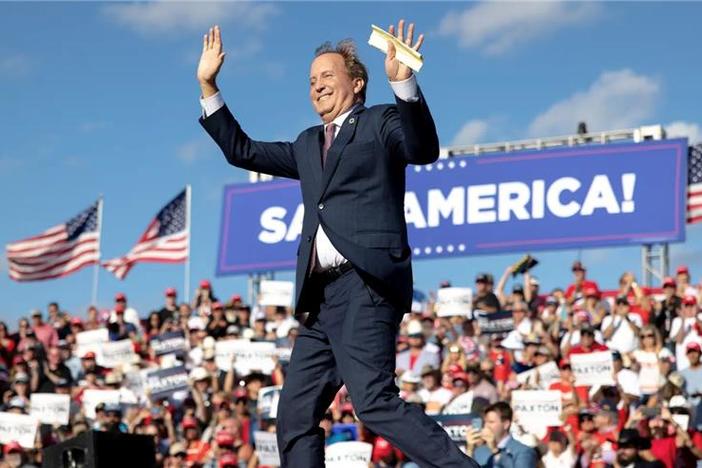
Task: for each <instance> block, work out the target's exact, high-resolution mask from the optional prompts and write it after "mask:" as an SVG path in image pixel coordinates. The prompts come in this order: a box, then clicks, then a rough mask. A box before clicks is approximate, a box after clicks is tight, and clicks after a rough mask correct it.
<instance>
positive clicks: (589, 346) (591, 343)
mask: <svg viewBox="0 0 702 468" xmlns="http://www.w3.org/2000/svg"><path fill="white" fill-rule="evenodd" d="M607 350H609V348H607V346H605V345H603V344H600V343H598V342H596V341H595V329H594V328H592V327H591V326H590V324H585V325H583V327H582V328H581V329H580V343H578V344H577V345H575V346H573V347H572V348H570V351H568V357H570V356H571V355H573V354H587V353H596V352H597V351H607Z"/></svg>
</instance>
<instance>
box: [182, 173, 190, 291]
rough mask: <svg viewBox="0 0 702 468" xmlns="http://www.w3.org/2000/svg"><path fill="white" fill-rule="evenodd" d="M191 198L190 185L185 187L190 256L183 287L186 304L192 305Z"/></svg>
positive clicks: (186, 260) (186, 261)
mask: <svg viewBox="0 0 702 468" xmlns="http://www.w3.org/2000/svg"><path fill="white" fill-rule="evenodd" d="M191 196H192V191H191V188H190V184H188V185H186V186H185V224H186V226H187V230H188V256H187V258H186V259H185V278H184V279H183V282H184V283H185V284H184V286H183V289H184V291H183V298H184V299H185V302H186V303H190V236H191V233H190V205H191V200H190V199H191Z"/></svg>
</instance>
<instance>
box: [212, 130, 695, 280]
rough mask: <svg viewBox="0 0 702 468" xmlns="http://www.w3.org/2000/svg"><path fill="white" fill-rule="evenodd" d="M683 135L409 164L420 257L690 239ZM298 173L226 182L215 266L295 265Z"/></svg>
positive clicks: (226, 271) (415, 247)
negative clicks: (252, 181) (292, 178)
mask: <svg viewBox="0 0 702 468" xmlns="http://www.w3.org/2000/svg"><path fill="white" fill-rule="evenodd" d="M686 155H687V140H685V139H676V140H660V141H649V142H643V143H625V144H607V145H590V146H578V147H570V148H557V149H550V150H539V151H520V152H516V153H502V154H493V155H484V156H478V157H460V158H451V159H444V160H440V161H437V162H436V163H434V164H431V165H427V166H410V167H408V169H407V192H406V194H405V218H406V220H407V228H408V234H409V240H410V245H411V246H412V252H413V258H414V259H415V260H420V259H425V258H427V259H428V258H439V257H451V256H463V255H475V254H493V253H505V252H520V253H523V252H527V251H528V252H532V251H537V250H552V249H563V248H586V247H601V246H608V245H632V244H644V243H651V242H675V241H683V240H685V218H684V216H685V190H686V183H687V180H686V177H687V158H686ZM303 213H304V211H303V206H302V199H301V196H300V189H299V185H298V183H297V182H296V181H289V180H280V181H273V182H264V183H258V184H238V185H229V186H226V187H225V190H224V203H223V211H222V227H221V234H220V246H219V254H218V260H217V274H218V275H230V274H239V273H248V272H256V271H271V270H284V269H291V268H294V267H295V261H296V250H297V245H298V243H299V240H300V231H301V229H302V217H303Z"/></svg>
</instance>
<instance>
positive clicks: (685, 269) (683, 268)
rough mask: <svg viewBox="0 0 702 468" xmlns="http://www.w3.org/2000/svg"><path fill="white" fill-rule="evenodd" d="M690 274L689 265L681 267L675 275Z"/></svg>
mask: <svg viewBox="0 0 702 468" xmlns="http://www.w3.org/2000/svg"><path fill="white" fill-rule="evenodd" d="M683 273H684V274H686V275H689V274H690V269H689V268H688V267H687V265H680V266H679V267H678V269H677V270H675V274H677V275H681V274H683Z"/></svg>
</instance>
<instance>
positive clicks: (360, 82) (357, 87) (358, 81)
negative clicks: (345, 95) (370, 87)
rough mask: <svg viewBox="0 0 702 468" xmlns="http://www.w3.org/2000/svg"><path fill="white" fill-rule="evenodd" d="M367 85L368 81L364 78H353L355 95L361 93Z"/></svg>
mask: <svg viewBox="0 0 702 468" xmlns="http://www.w3.org/2000/svg"><path fill="white" fill-rule="evenodd" d="M365 85H366V81H365V80H364V79H363V78H354V80H353V94H354V95H357V94H359V93H360V92H361V90H362V89H363V87H364V86H365Z"/></svg>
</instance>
